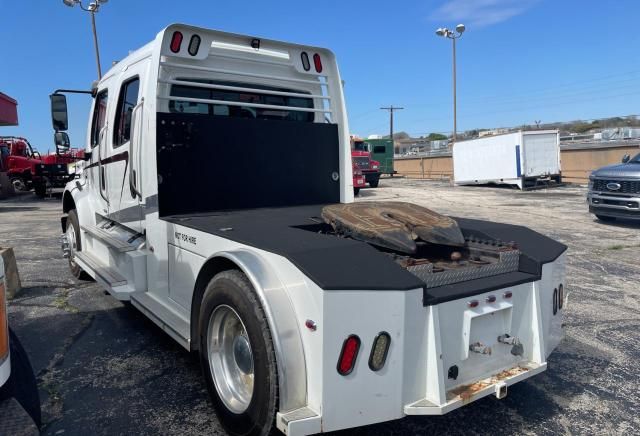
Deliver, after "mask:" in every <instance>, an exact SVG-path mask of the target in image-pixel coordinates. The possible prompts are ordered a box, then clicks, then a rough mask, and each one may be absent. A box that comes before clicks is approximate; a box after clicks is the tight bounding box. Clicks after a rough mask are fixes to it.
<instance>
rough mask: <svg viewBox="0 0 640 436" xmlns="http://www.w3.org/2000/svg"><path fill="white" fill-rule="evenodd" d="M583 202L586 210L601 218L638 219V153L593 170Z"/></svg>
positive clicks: (639, 188)
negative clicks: (620, 161)
mask: <svg viewBox="0 0 640 436" xmlns="http://www.w3.org/2000/svg"><path fill="white" fill-rule="evenodd" d="M587 201H588V203H589V212H590V213H592V214H594V215H595V216H596V217H597V218H598V219H599V220H601V221H614V220H616V219H617V218H623V219H630V220H640V154H638V155H636V156H634V157H631V156H629V155H625V156H624V157H623V159H622V163H620V164H617V165H609V166H606V167H602V168H599V169H597V170H595V171H593V172H592V173H591V175H590V176H589V193H588V194H587Z"/></svg>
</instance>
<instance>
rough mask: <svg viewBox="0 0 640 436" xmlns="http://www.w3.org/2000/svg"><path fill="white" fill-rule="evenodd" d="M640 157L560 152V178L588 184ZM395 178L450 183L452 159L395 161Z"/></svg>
mask: <svg viewBox="0 0 640 436" xmlns="http://www.w3.org/2000/svg"><path fill="white" fill-rule="evenodd" d="M638 153H640V147H638V145H633V146H617V147H602V148H594V147H593V146H590V147H587V148H567V149H562V148H561V150H560V159H561V160H562V177H563V179H564V181H566V182H570V183H581V184H584V183H587V182H588V180H589V173H591V171H593V170H594V169H596V168H600V167H602V166H605V165H612V164H616V163H620V161H621V159H622V156H624V155H625V154H629V155H631V156H634V155H636V154H638ZM395 170H396V171H397V172H398V175H400V176H405V177H408V178H412V179H428V180H452V179H453V158H452V157H451V156H437V157H411V158H396V160H395Z"/></svg>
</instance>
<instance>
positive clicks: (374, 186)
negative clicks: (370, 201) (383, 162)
mask: <svg viewBox="0 0 640 436" xmlns="http://www.w3.org/2000/svg"><path fill="white" fill-rule="evenodd" d="M379 183H380V180H378V179H376V180H372V181H370V182H369V186H371V187H372V188H377V187H378V184H379Z"/></svg>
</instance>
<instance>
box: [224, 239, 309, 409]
mask: <svg viewBox="0 0 640 436" xmlns="http://www.w3.org/2000/svg"><path fill="white" fill-rule="evenodd" d="M214 257H223V258H226V259H228V260H230V261H231V262H233V263H235V264H236V265H237V266H238V267H239V268H240V269H241V270H242V272H244V274H245V275H246V276H247V277H248V279H249V281H250V282H251V284H252V285H253V288H254V289H255V291H256V294H257V295H258V298H259V300H260V303H261V304H262V308H263V309H264V313H265V315H266V316H267V321H268V323H269V328H270V329H271V338H272V341H273V347H274V349H275V353H276V362H277V364H278V384H279V391H280V404H279V411H280V412H282V413H286V412H289V411H291V410H294V409H298V408H301V407H304V406H305V405H306V402H307V374H306V361H305V356H304V348H303V346H302V337H301V334H300V329H299V327H298V322H297V317H296V313H295V310H294V308H293V304H292V303H291V300H290V299H289V296H288V295H287V290H286V287H285V286H284V284H283V283H282V281H280V279H279V278H278V277H277V276H276V274H275V273H274V272H273V271H274V269H273V268H272V267H271V266H270V265H269V264H268V263H267V261H266V260H265V259H263V258H261V257H260V256H259V255H257V254H256V253H253V252H250V251H247V250H237V251H231V252H220V253H217V254H215V255H213V256H212V258H214Z"/></svg>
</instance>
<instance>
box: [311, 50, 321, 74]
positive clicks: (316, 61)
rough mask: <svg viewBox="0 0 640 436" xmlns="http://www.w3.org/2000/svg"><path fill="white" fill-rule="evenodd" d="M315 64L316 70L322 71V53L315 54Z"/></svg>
mask: <svg viewBox="0 0 640 436" xmlns="http://www.w3.org/2000/svg"><path fill="white" fill-rule="evenodd" d="M313 64H314V65H315V67H316V71H317V72H318V73H322V59H320V55H319V54H318V53H316V54H314V55H313Z"/></svg>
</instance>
